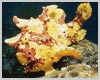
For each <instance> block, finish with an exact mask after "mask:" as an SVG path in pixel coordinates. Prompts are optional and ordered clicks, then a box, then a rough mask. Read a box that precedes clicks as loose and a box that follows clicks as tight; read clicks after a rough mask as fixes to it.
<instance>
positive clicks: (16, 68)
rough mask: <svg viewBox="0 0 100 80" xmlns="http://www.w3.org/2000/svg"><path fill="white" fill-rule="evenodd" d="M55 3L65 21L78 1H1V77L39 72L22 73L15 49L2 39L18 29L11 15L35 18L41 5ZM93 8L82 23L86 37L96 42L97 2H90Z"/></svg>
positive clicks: (72, 14)
mask: <svg viewBox="0 0 100 80" xmlns="http://www.w3.org/2000/svg"><path fill="white" fill-rule="evenodd" d="M53 4H56V5H58V7H60V8H62V9H63V10H64V11H65V13H66V15H67V16H66V21H65V22H69V21H71V20H72V19H73V18H74V17H75V15H76V14H75V12H76V10H77V7H78V6H79V4H80V2H3V3H2V77H4V78H7V77H38V75H39V76H40V75H42V73H43V72H41V73H35V74H33V73H29V74H24V73H23V68H22V66H21V65H20V64H19V62H18V61H17V59H16V53H15V49H13V48H12V47H10V46H8V45H6V44H5V43H4V40H5V39H7V38H10V37H13V36H15V35H17V34H18V33H19V32H20V30H19V29H18V28H17V27H16V25H15V24H14V23H13V21H12V18H13V16H15V15H16V16H18V17H19V18H25V19H29V18H30V17H34V18H36V17H37V16H38V15H39V14H40V13H41V11H42V6H47V5H53ZM90 4H91V6H92V9H93V12H92V16H91V18H90V19H88V20H87V21H86V22H85V23H84V24H83V25H82V28H83V29H86V30H87V34H86V37H85V38H86V39H87V40H89V41H91V42H93V43H95V44H98V3H97V2H91V3H90Z"/></svg>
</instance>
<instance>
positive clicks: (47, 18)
mask: <svg viewBox="0 0 100 80" xmlns="http://www.w3.org/2000/svg"><path fill="white" fill-rule="evenodd" d="M80 5H81V6H79V7H78V8H79V10H77V14H76V16H75V18H74V19H73V20H72V21H71V22H69V23H65V21H64V20H65V16H66V15H65V12H64V10H62V9H60V8H57V5H51V6H46V7H43V11H42V13H41V14H40V15H39V16H38V17H37V18H36V19H34V18H31V19H21V18H18V17H17V16H14V17H13V22H14V23H15V24H16V26H17V27H18V28H20V30H21V32H20V33H19V34H18V35H17V36H15V37H12V38H9V39H6V40H5V43H7V44H8V45H10V46H13V47H14V48H16V49H17V52H16V57H17V59H18V61H19V62H20V64H22V65H23V66H24V71H25V73H27V72H38V71H41V70H42V71H45V72H46V74H48V73H50V72H52V71H55V70H54V68H53V66H52V65H53V63H54V62H58V61H59V60H60V59H61V58H62V57H63V56H71V57H74V58H75V59H81V58H82V54H81V53H80V52H79V51H78V50H76V49H74V48H72V47H69V45H71V44H73V43H77V42H79V41H80V40H82V39H84V37H85V35H86V30H84V29H81V26H82V24H83V22H84V21H85V20H87V19H86V18H84V16H83V12H82V11H80V9H81V8H82V9H83V10H84V8H83V6H84V3H82V4H80ZM85 5H88V6H89V8H88V9H90V8H91V6H90V5H89V3H85ZM58 12H59V13H58ZM90 13H91V14H92V12H90ZM90 13H86V15H88V18H89V17H90V16H91V15H90Z"/></svg>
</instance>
